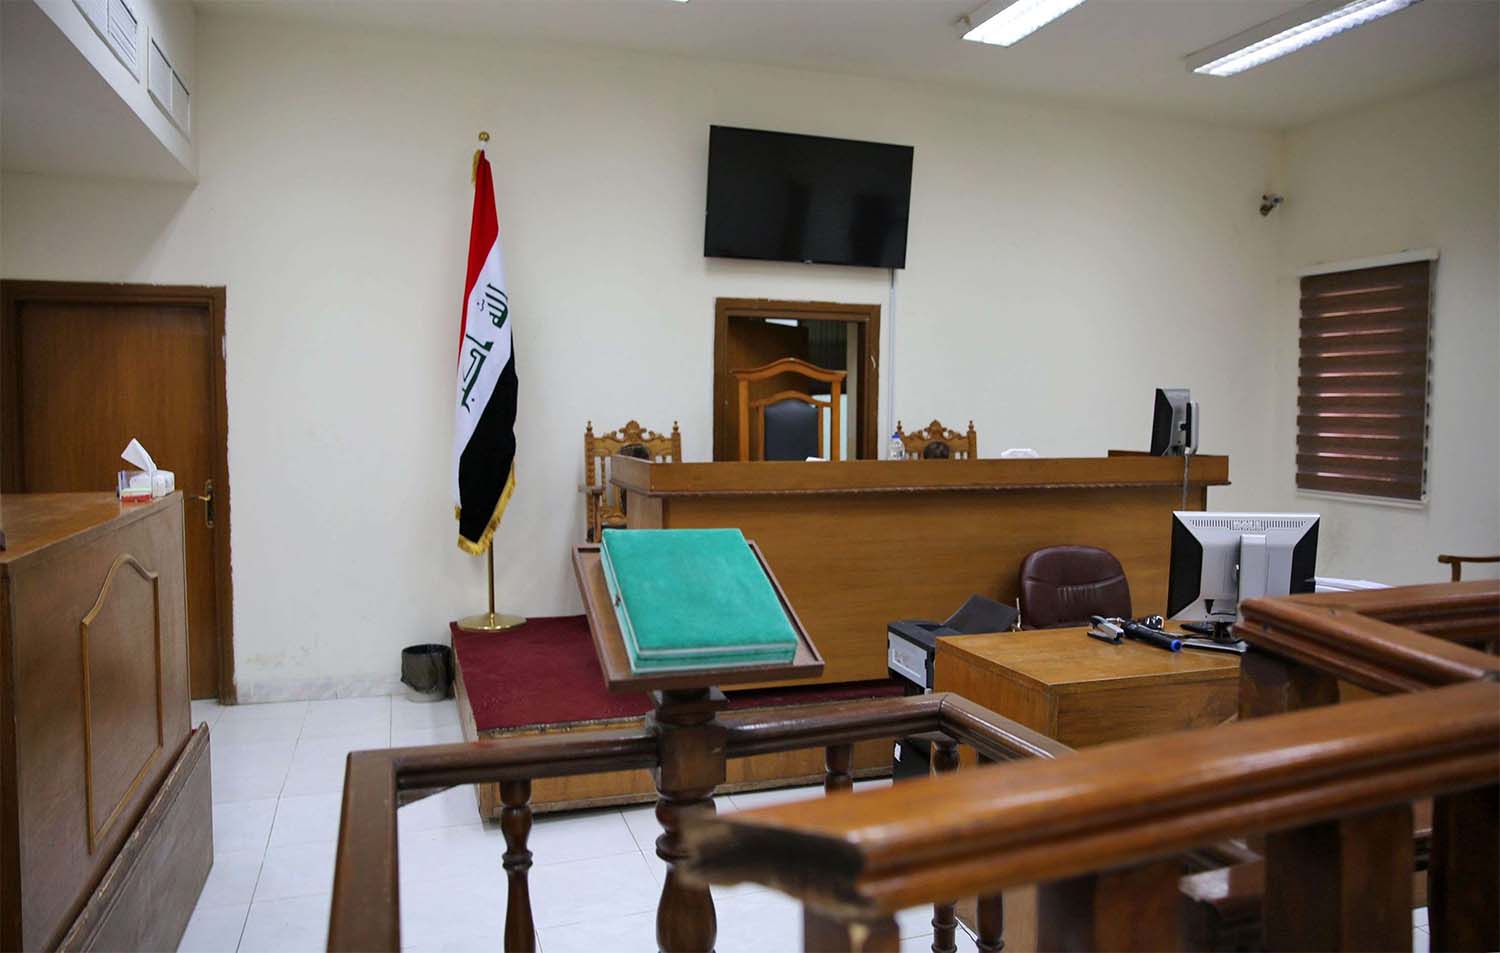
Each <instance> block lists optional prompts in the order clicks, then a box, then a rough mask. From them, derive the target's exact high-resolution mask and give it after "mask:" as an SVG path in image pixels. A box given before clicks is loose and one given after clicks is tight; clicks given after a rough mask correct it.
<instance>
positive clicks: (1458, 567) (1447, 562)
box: [1438, 553, 1500, 582]
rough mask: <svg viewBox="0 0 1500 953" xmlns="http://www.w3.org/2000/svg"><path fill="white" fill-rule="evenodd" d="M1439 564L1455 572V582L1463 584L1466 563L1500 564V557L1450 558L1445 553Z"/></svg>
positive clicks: (1439, 558) (1439, 559) (1440, 557)
mask: <svg viewBox="0 0 1500 953" xmlns="http://www.w3.org/2000/svg"><path fill="white" fill-rule="evenodd" d="M1438 562H1440V563H1442V564H1443V565H1444V566H1447V567H1448V568H1449V569H1451V570H1453V581H1454V582H1461V581H1462V580H1463V575H1464V563H1500V556H1450V555H1448V554H1446V553H1445V554H1443V555H1441V556H1439V557H1438Z"/></svg>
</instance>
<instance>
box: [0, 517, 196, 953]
mask: <svg viewBox="0 0 1500 953" xmlns="http://www.w3.org/2000/svg"><path fill="white" fill-rule="evenodd" d="M5 512H6V521H7V525H6V529H7V530H8V531H9V532H8V535H9V540H8V542H9V548H8V549H7V551H5V552H3V553H0V742H3V744H0V887H3V889H0V949H5V950H18V949H26V950H35V949H54V948H58V947H62V948H64V949H105V950H124V949H162V948H166V949H171V948H174V947H175V946H176V944H177V942H178V940H179V939H180V938H181V937H182V931H183V930H184V928H185V927H186V926H187V920H188V917H189V915H190V914H191V913H192V910H193V905H194V903H195V902H196V901H197V899H198V892H199V890H200V888H201V887H202V885H203V882H204V880H205V878H206V877H207V876H208V869H209V866H210V865H211V864H212V861H213V833H212V803H211V797H210V784H209V757H208V729H207V728H206V727H203V728H199V729H198V730H196V731H194V730H192V728H191V726H190V724H189V721H190V717H191V713H190V708H189V703H188V638H187V613H186V597H185V588H184V586H185V575H184V572H185V568H186V567H185V564H184V556H183V503H182V494H181V493H174V494H172V495H170V496H168V497H165V498H163V499H159V500H156V501H154V502H151V503H143V504H137V505H132V506H122V505H121V504H119V503H118V502H117V501H116V500H115V495H114V494H113V493H37V494H11V495H8V496H7V497H6V499H5Z"/></svg>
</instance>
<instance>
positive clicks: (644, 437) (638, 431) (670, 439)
mask: <svg viewBox="0 0 1500 953" xmlns="http://www.w3.org/2000/svg"><path fill="white" fill-rule="evenodd" d="M616 454H618V455H620V456H624V457H637V458H639V459H641V460H651V461H653V462H655V463H679V462H681V461H682V434H681V433H680V432H679V431H678V429H677V421H675V420H674V421H672V432H671V433H670V434H660V433H657V432H656V431H654V430H647V429H646V428H644V427H642V426H641V425H640V424H639V423H638V422H637V421H634V420H631V421H629V422H627V423H626V424H625V426H623V427H621V428H620V429H618V430H611V431H609V432H608V433H603V434H595V433H594V422H593V421H592V420H590V421H589V422H588V426H587V427H585V428H584V431H583V488H584V507H585V520H586V523H585V526H586V527H587V534H588V541H589V542H597V541H598V540H599V533H600V531H601V530H602V529H603V528H604V527H606V526H624V525H625V507H624V505H623V501H622V500H621V499H620V493H619V490H618V489H616V488H615V487H614V486H613V485H612V484H611V483H610V482H609V474H610V464H609V458H610V457H612V456H615V455H616Z"/></svg>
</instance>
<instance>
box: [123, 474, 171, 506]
mask: <svg viewBox="0 0 1500 953" xmlns="http://www.w3.org/2000/svg"><path fill="white" fill-rule="evenodd" d="M115 488H116V492H117V493H118V494H119V497H120V502H122V503H140V502H143V501H147V500H153V499H155V498H157V497H159V496H166V495H167V494H168V493H171V492H172V491H173V490H175V489H177V475H176V474H175V473H173V472H172V471H171V470H157V471H156V472H155V473H146V472H145V471H142V470H121V471H120V472H119V473H118V474H116V476H115Z"/></svg>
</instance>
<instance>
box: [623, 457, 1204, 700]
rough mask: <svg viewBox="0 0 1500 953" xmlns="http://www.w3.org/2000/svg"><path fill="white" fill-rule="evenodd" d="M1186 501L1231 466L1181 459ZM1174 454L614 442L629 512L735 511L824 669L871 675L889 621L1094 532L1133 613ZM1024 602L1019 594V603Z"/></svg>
mask: <svg viewBox="0 0 1500 953" xmlns="http://www.w3.org/2000/svg"><path fill="white" fill-rule="evenodd" d="M1190 466H1191V470H1190V473H1189V492H1188V505H1189V508H1190V509H1204V508H1205V507H1206V506H1207V503H1208V488H1209V487H1210V486H1223V485H1226V484H1227V483H1228V482H1229V458H1228V457H1219V456H1201V457H1193V458H1191V460H1190ZM1183 470H1184V467H1183V458H1181V457H1151V456H1146V455H1144V454H1129V455H1112V456H1108V457H1070V458H1054V459H1037V460H974V461H963V462H962V463H958V462H955V461H952V460H848V461H840V462H830V463H797V462H756V463H730V462H721V463H672V464H655V463H650V462H648V461H644V460H631V459H626V458H618V459H616V460H615V461H614V469H613V472H612V480H613V481H614V483H615V484H616V485H618V486H619V487H621V488H622V489H623V490H625V491H626V492H627V493H628V494H629V506H628V511H629V525H630V526H632V527H635V528H668V529H676V528H682V527H723V526H733V527H738V528H739V529H741V530H743V531H744V533H745V535H746V536H747V537H749V538H752V539H754V540H756V542H758V543H759V544H760V546H761V548H762V549H763V550H764V551H765V553H766V557H767V558H768V559H769V560H770V561H771V563H772V564H773V565H774V566H776V571H777V576H778V577H779V578H780V579H781V581H782V585H784V586H785V587H786V591H787V596H788V597H789V598H790V599H791V601H792V604H793V605H795V606H797V610H798V612H799V613H800V614H801V616H802V619H803V621H804V622H805V623H806V624H807V628H808V631H809V632H810V633H811V634H812V636H813V638H814V639H815V640H816V641H817V643H818V647H819V648H820V649H821V650H822V652H823V657H824V659H825V660H826V662H827V667H826V669H825V670H824V673H823V678H822V681H825V682H845V681H858V680H862V679H872V678H883V677H885V674H886V661H885V652H886V643H885V627H886V623H888V622H890V621H891V620H893V619H912V618H927V619H942V618H946V617H947V616H948V615H949V614H950V613H952V612H953V611H954V610H955V609H957V608H958V607H959V606H960V605H962V604H963V602H964V600H965V599H967V598H968V597H969V596H971V595H974V594H975V593H979V594H981V595H986V596H989V597H991V598H994V599H999V600H1001V601H1002V602H1007V603H1009V602H1013V601H1014V600H1015V599H1016V597H1017V596H1018V595H1019V586H1018V576H1019V574H1020V568H1021V560H1022V559H1024V558H1025V557H1026V555H1027V554H1028V553H1030V552H1031V551H1032V550H1035V549H1039V548H1041V547H1044V546H1054V545H1060V544H1082V545H1089V546H1100V547H1102V548H1104V549H1107V550H1109V551H1110V552H1112V553H1114V554H1115V556H1117V557H1118V558H1119V560H1120V563H1121V564H1122V565H1123V566H1124V567H1125V573H1126V576H1127V577H1128V579H1129V581H1130V591H1131V596H1132V599H1133V603H1134V605H1133V609H1134V612H1135V614H1137V615H1144V614H1147V613H1154V612H1163V611H1164V610H1165V608H1166V601H1167V575H1168V562H1169V556H1170V552H1171V539H1172V516H1171V514H1172V511H1173V510H1176V509H1180V508H1181V506H1182V482H1183ZM1023 610H1024V607H1023Z"/></svg>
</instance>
